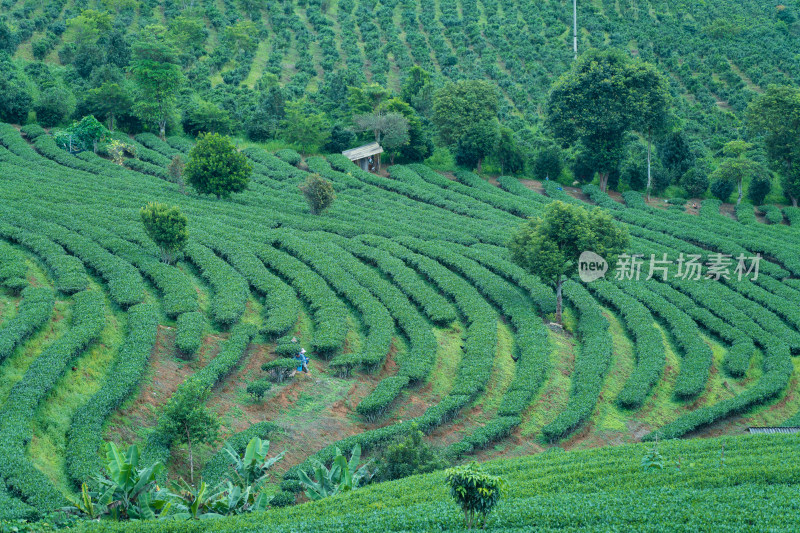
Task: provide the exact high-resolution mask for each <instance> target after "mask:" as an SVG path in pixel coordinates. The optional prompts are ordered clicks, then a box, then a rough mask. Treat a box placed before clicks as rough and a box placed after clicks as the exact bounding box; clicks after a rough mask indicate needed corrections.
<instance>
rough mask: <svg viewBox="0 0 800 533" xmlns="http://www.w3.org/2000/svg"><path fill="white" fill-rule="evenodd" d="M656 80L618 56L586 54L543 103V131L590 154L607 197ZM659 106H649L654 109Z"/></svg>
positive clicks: (654, 98) (611, 52) (637, 64)
mask: <svg viewBox="0 0 800 533" xmlns="http://www.w3.org/2000/svg"><path fill="white" fill-rule="evenodd" d="M654 78H656V77H655V76H654V75H653V74H652V72H651V71H650V70H649V69H648V68H647V67H642V66H641V63H640V62H638V61H633V60H632V59H630V58H629V57H628V56H626V55H625V54H623V53H622V52H620V51H617V50H604V51H598V50H589V51H588V52H586V53H584V54H583V55H582V56H581V57H580V59H579V60H578V61H577V62H576V63H575V64H574V65H573V67H572V69H571V70H570V71H569V72H566V73H565V74H563V75H562V76H561V77H560V78H559V79H558V80H556V82H555V83H554V84H553V89H552V90H551V92H550V96H549V98H548V102H547V126H548V127H549V128H550V129H551V130H552V131H553V134H554V135H555V137H556V138H558V139H561V140H562V141H563V142H567V143H571V142H575V141H580V143H581V144H582V145H583V147H584V148H585V149H586V150H588V151H589V152H590V153H591V154H592V159H593V160H594V162H595V165H596V169H597V172H598V174H599V176H600V188H601V189H602V190H603V191H605V190H606V188H607V186H608V178H609V175H610V174H611V173H612V172H614V171H615V170H616V169H618V168H619V163H620V160H621V158H622V154H623V148H624V138H625V133H626V132H628V131H631V130H635V129H637V128H638V127H641V126H642V125H643V124H644V122H642V120H641V118H640V115H642V114H643V113H649V108H650V102H651V101H653V102H655V101H658V100H659V98H658V97H657V95H655V96H654V95H651V94H649V93H650V92H651V91H652V90H653V87H654V86H655V87H656V88H658V87H659V86H660V85H659V83H655V85H653V84H650V83H643V81H646V80H648V79H654ZM656 107H657V106H653V108H654V109H655V108H656Z"/></svg>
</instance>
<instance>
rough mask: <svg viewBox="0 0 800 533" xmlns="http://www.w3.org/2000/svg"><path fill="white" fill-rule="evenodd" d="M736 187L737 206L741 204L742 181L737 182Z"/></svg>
mask: <svg viewBox="0 0 800 533" xmlns="http://www.w3.org/2000/svg"><path fill="white" fill-rule="evenodd" d="M736 185H737V187H738V188H739V198H738V199H737V200H736V205H739V204H740V203H742V180H739V181H738V182H737V183H736Z"/></svg>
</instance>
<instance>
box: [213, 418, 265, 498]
mask: <svg viewBox="0 0 800 533" xmlns="http://www.w3.org/2000/svg"><path fill="white" fill-rule="evenodd" d="M273 430H275V424H272V423H271V422H257V423H255V424H253V425H251V426H250V427H248V428H247V429H245V430H244V431H241V432H239V433H236V434H234V435H232V436H231V437H230V438H228V440H227V441H225V444H224V445H223V446H222V448H221V449H220V450H219V451H218V452H217V453H215V454H214V455H213V456H212V457H211V459H209V460H208V461H207V462H206V466H205V467H204V468H203V479H204V480H206V481H207V482H208V483H210V484H211V485H216V484H219V483H221V482H222V481H224V480H225V479H227V478H228V477H230V471H231V469H232V468H233V466H234V464H238V462H239V461H241V460H242V459H241V457H240V456H239V454H243V453H245V449H246V448H247V445H248V443H250V441H252V440H253V439H254V438H255V437H258V438H260V439H265V438H266V437H267V436H268V435H269V434H270V432H272V431H273ZM231 449H232V450H234V451H235V453H236V458H235V460H234V458H233V457H232V456H231V455H230V454H229V453H228V450H231Z"/></svg>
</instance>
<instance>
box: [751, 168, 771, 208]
mask: <svg viewBox="0 0 800 533" xmlns="http://www.w3.org/2000/svg"><path fill="white" fill-rule="evenodd" d="M770 190H772V180H771V179H770V177H769V176H767V175H765V174H761V175H757V176H755V177H753V179H751V180H750V185H748V187H747V198H749V199H750V201H751V202H753V203H754V204H756V205H761V204H763V203H764V198H766V197H767V195H768V194H769V192H770Z"/></svg>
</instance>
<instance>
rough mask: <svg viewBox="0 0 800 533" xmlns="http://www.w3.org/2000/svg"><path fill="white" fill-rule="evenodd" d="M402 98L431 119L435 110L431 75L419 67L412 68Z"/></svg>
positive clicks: (404, 84)
mask: <svg viewBox="0 0 800 533" xmlns="http://www.w3.org/2000/svg"><path fill="white" fill-rule="evenodd" d="M400 98H402V99H403V101H404V102H408V104H409V105H411V107H413V108H414V109H416V111H417V112H418V113H419V114H420V115H423V116H426V117H429V116H430V113H431V111H432V110H433V83H431V75H430V73H429V72H428V71H426V70H425V69H423V68H422V67H420V66H418V65H415V66H413V67H411V70H409V71H408V77H407V78H406V80H405V81H404V82H403V87H402V89H401V90H400Z"/></svg>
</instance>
